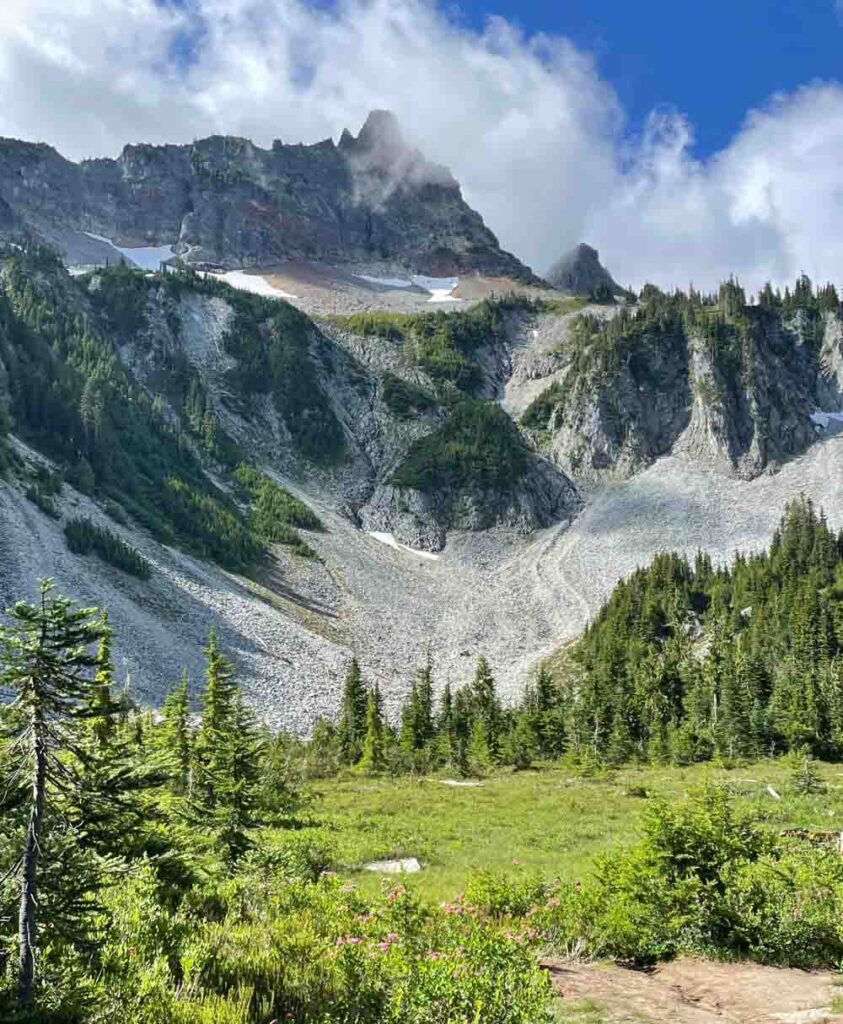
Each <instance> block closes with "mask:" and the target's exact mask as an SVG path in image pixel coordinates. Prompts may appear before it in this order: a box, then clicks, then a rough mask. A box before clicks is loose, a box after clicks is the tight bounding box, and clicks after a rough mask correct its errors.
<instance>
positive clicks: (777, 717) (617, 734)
mask: <svg viewBox="0 0 843 1024" xmlns="http://www.w3.org/2000/svg"><path fill="white" fill-rule="evenodd" d="M434 690H435V687H434V681H433V672H432V668H431V666H430V664H428V665H426V666H425V667H424V668H422V669H421V671H420V672H419V673H418V675H417V676H416V679H415V680H414V682H413V684H412V687H411V689H410V693H409V695H408V697H407V699H406V701H405V702H404V704H403V707H402V708H401V711H400V715H399V719H398V721H397V722H395V723H390V722H389V721H388V720H387V718H386V716H385V715H384V710H383V700H382V697H381V694H380V691H379V689H378V687H377V686H374V687H367V686H366V684H365V683H364V681H363V679H362V675H361V670H360V666H359V664H358V663H357V661H352V663H351V667H350V669H349V672H348V675H347V677H346V680H345V684H344V690H343V695H342V702H341V706H340V708H339V715H338V722H337V724H336V725H335V724H334V723H332V722H331V721H327V720H323V721H319V722H317V723H316V724H315V727H314V738H313V741H312V743H311V744H310V745H309V746H307V745H305V746H304V748H303V750H302V752H301V753H300V756H301V757H302V758H304V759H305V761H306V763H308V764H309V770H311V771H314V772H316V773H317V774H320V773H331V772H333V771H337V770H341V769H343V768H355V769H356V770H359V771H364V772H396V773H398V772H404V771H429V770H437V769H440V768H448V769H453V770H456V771H459V772H462V773H465V774H470V773H482V772H484V771H487V770H489V769H491V768H494V767H495V766H499V765H510V766H513V767H515V768H527V767H529V766H530V765H532V764H533V763H534V762H535V761H543V760H552V759H555V758H560V757H565V758H568V759H571V760H574V761H579V762H582V761H587V762H589V761H602V762H606V763H621V762H627V761H630V760H639V761H649V760H657V761H664V760H672V761H678V762H685V763H689V762H697V761H705V760H710V759H712V758H750V757H759V756H773V755H776V754H783V753H787V752H791V751H807V752H809V753H810V754H812V755H815V756H817V757H823V758H826V759H830V760H837V759H839V758H841V757H843V533H835V532H834V531H833V530H831V529H830V527H829V526H828V523H827V521H826V519H825V516H824V515H823V513H822V512H821V511H819V510H818V509H817V508H816V507H815V506H814V505H813V503H812V502H811V501H810V500H807V499H804V498H803V499H799V500H796V501H794V502H792V503H791V504H789V505H788V507H787V509H786V511H785V513H784V515H783V517H782V519H781V522H780V524H779V526H778V528H777V530H776V531H775V533H774V535H773V538H772V542H771V545H770V548H769V550H767V551H764V552H759V553H755V554H749V555H743V554H737V555H735V557H734V559H733V561H732V563H731V565H728V566H726V565H720V566H716V565H714V564H713V563H712V560H711V558H710V557H709V556H708V555H706V554H704V553H702V552H699V553H698V554H697V555H696V557H695V558H694V559H693V560H689V559H688V558H686V557H684V556H682V555H679V554H676V553H663V554H659V555H657V556H656V557H655V558H654V559H653V561H652V563H651V564H650V565H649V566H648V567H647V568H642V569H639V570H637V571H636V572H634V573H633V574H632V575H631V576H629V577H628V578H626V579H624V580H622V581H621V582H619V583H618V584H617V586H616V587H615V588H614V590H613V592H612V594H611V596H610V597H609V599H608V601H607V602H606V603H605V605H604V606H603V608H602V609H601V610H600V612H599V613H598V614H597V616H596V617H595V618H594V620H593V621H592V622H591V623H590V625H589V626H588V628H587V629H586V631H585V633H584V634H583V636H582V637H581V639H580V640H579V641H578V642H577V643H575V644H574V645H572V646H571V647H570V648H569V649H567V650H566V651H565V652H564V655H563V656H561V657H560V658H558V659H556V661H555V662H554V664H553V668H552V670H551V669H550V668H549V667H548V666H547V665H545V666H542V667H541V668H540V669H539V671H538V672H537V673H536V675H535V677H534V678H533V679H532V680H531V681H530V682H529V684H528V685H527V688H526V691H525V695H524V697H523V699H522V700H521V701H520V702H519V703H517V704H515V705H513V706H510V707H506V706H504V704H503V702H502V701H501V699H500V697H499V695H498V693H497V689H496V686H495V680H494V677H493V675H492V672H491V670H490V668H489V665H488V663H487V661H486V660H485V658H483V657H481V658H480V659H479V660H478V664H477V669H476V672H475V675H474V678H473V680H472V681H471V682H470V683H469V684H468V685H466V686H464V687H461V688H458V689H456V690H452V688H451V686H450V685H446V686H445V687H444V689H443V690H442V693H441V696H440V697H439V698H438V699H436V698H435V697H434Z"/></svg>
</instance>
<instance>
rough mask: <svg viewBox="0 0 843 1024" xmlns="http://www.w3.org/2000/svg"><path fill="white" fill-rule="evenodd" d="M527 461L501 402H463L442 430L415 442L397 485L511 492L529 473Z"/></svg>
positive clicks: (395, 480) (395, 479)
mask: <svg viewBox="0 0 843 1024" xmlns="http://www.w3.org/2000/svg"><path fill="white" fill-rule="evenodd" d="M527 458H528V456H527V449H526V447H525V445H524V442H523V441H522V439H521V437H520V435H519V433H518V429H517V427H516V426H515V425H514V424H513V422H512V420H511V419H510V418H509V416H508V415H507V414H506V413H505V412H504V411H503V409H501V407H500V406H499V405H498V404H497V403H496V402H481V401H478V400H476V399H461V400H459V401H458V402H456V403H455V404H454V405H453V406H452V407H451V409H450V410H449V411H448V413H447V414H446V417H445V420H444V422H443V423H442V425H441V426H440V427H439V428H438V429H437V430H435V431H434V432H433V433H431V434H427V435H426V436H424V437H422V438H420V439H419V440H418V441H416V442H414V444H413V445H412V446H411V448H410V450H409V451H408V453H407V455H406V457H405V458H404V460H403V462H402V463H401V464H400V465H399V466H398V468H397V469H396V470H395V472H394V473H393V475H392V483H393V484H395V485H396V486H397V487H412V488H415V489H417V490H422V491H430V490H444V489H449V490H460V491H465V490H469V489H473V488H491V487H509V486H511V485H512V484H515V483H517V482H518V481H519V480H520V479H521V478H522V477H523V476H524V474H525V473H526V471H527Z"/></svg>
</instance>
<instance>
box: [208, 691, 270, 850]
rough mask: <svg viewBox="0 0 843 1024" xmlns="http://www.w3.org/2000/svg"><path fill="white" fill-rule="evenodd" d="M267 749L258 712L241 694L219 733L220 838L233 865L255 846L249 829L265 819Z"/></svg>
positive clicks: (221, 847)
mask: <svg viewBox="0 0 843 1024" xmlns="http://www.w3.org/2000/svg"><path fill="white" fill-rule="evenodd" d="M263 749H264V745H263V741H262V739H261V736H260V733H259V732H258V728H257V723H256V721H255V718H254V715H253V714H252V713H251V712H250V711H249V710H248V709H247V708H246V706H245V705H244V704H243V700H242V697H241V696H240V695H239V693H238V694H237V696H236V698H235V702H234V707H233V713H232V720H231V727H230V728H228V729H226V730H225V731H224V732H223V733H222V734H220V735H219V736H218V749H217V751H216V759H217V771H216V805H215V807H214V816H215V818H216V822H215V825H216V833H217V835H216V841H217V845H218V847H219V848H220V849H221V851H222V853H223V856H224V858H225V861H226V863H227V864H229V865H231V864H235V863H236V862H237V861H238V860H239V859H240V858H241V857H242V856H243V855H244V854H245V853H246V852H247V851H248V850H249V849H250V848H251V846H252V840H251V837H250V835H249V832H250V830H251V829H253V828H255V827H256V826H257V825H259V824H260V822H261V814H260V812H261V809H262V803H263V800H262V786H261V758H262V755H263Z"/></svg>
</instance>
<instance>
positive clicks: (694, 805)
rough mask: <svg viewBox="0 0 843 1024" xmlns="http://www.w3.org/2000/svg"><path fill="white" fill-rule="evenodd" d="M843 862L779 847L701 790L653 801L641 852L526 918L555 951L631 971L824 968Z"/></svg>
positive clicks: (618, 857) (831, 946)
mask: <svg viewBox="0 0 843 1024" xmlns="http://www.w3.org/2000/svg"><path fill="white" fill-rule="evenodd" d="M842 914H843V859H841V858H840V857H839V855H837V854H836V853H834V852H831V851H829V850H821V849H816V848H814V847H812V846H810V845H808V844H800V843H798V842H796V843H791V844H790V845H786V844H782V842H781V841H780V840H779V839H778V837H776V836H774V835H773V833H772V832H771V831H770V830H769V829H767V828H765V827H763V826H762V825H761V824H759V822H757V821H756V820H753V819H751V818H749V817H746V816H742V815H739V814H737V813H736V812H735V810H734V807H733V804H732V801H731V800H730V799H729V796H728V794H727V792H726V791H725V790H724V789H723V788H719V787H706V788H705V789H703V790H702V791H700V792H699V793H697V794H695V795H694V796H692V798H691V799H689V800H688V801H686V802H685V803H684V804H680V805H678V806H673V807H668V806H667V805H665V804H663V803H660V802H655V803H654V805H653V806H652V807H650V808H649V809H648V811H647V813H646V815H645V819H644V824H643V827H642V834H641V839H640V841H639V842H638V843H637V844H636V845H634V846H633V847H632V848H630V849H626V850H619V851H616V852H615V853H612V854H609V855H608V856H606V857H605V858H603V859H602V860H601V861H600V862H599V863H598V865H597V869H596V871H595V873H594V875H593V876H592V877H591V878H590V879H588V880H587V881H586V882H585V883H584V884H583V885H582V886H580V885H574V886H571V885H559V886H558V887H557V888H556V889H555V890H554V891H553V892H552V893H551V894H550V896H549V898H548V899H546V900H545V902H544V904H543V905H542V906H541V907H540V908H539V910H538V911H537V913H536V914H534V915H533V916H532V918H531V921H532V924H533V926H534V927H536V928H538V929H539V930H540V931H541V932H542V934H543V935H544V936H545V937H546V939H547V940H548V941H549V942H550V944H551V945H552V946H554V947H556V948H558V949H570V948H571V947H572V946H577V945H579V944H583V943H584V945H585V947H586V948H587V950H588V951H589V952H590V953H592V954H594V955H602V956H612V957H617V958H620V959H624V960H630V961H633V962H635V963H639V964H647V963H652V962H654V961H656V960H659V959H664V958H668V957H671V956H673V955H675V954H676V953H679V952H689V953H697V954H703V955H709V956H710V955H717V956H733V957H735V956H738V957H745V958H749V959H751V960H756V961H759V962H760V963H768V964H782V965H791V966H797V967H819V966H830V965H833V964H835V963H837V962H839V961H840V959H841V957H843V925H841V921H842V920H843V917H842V916H841V915H842Z"/></svg>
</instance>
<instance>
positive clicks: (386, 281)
mask: <svg viewBox="0 0 843 1024" xmlns="http://www.w3.org/2000/svg"><path fill="white" fill-rule="evenodd" d="M354 276H355V277H359V278H360V280H361V281H368V282H369V284H377V285H380V287H381V288H412V287H413V282H412V281H410V280H408V279H407V278H406V277H373V276H372V275H371V274H355V275H354Z"/></svg>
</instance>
